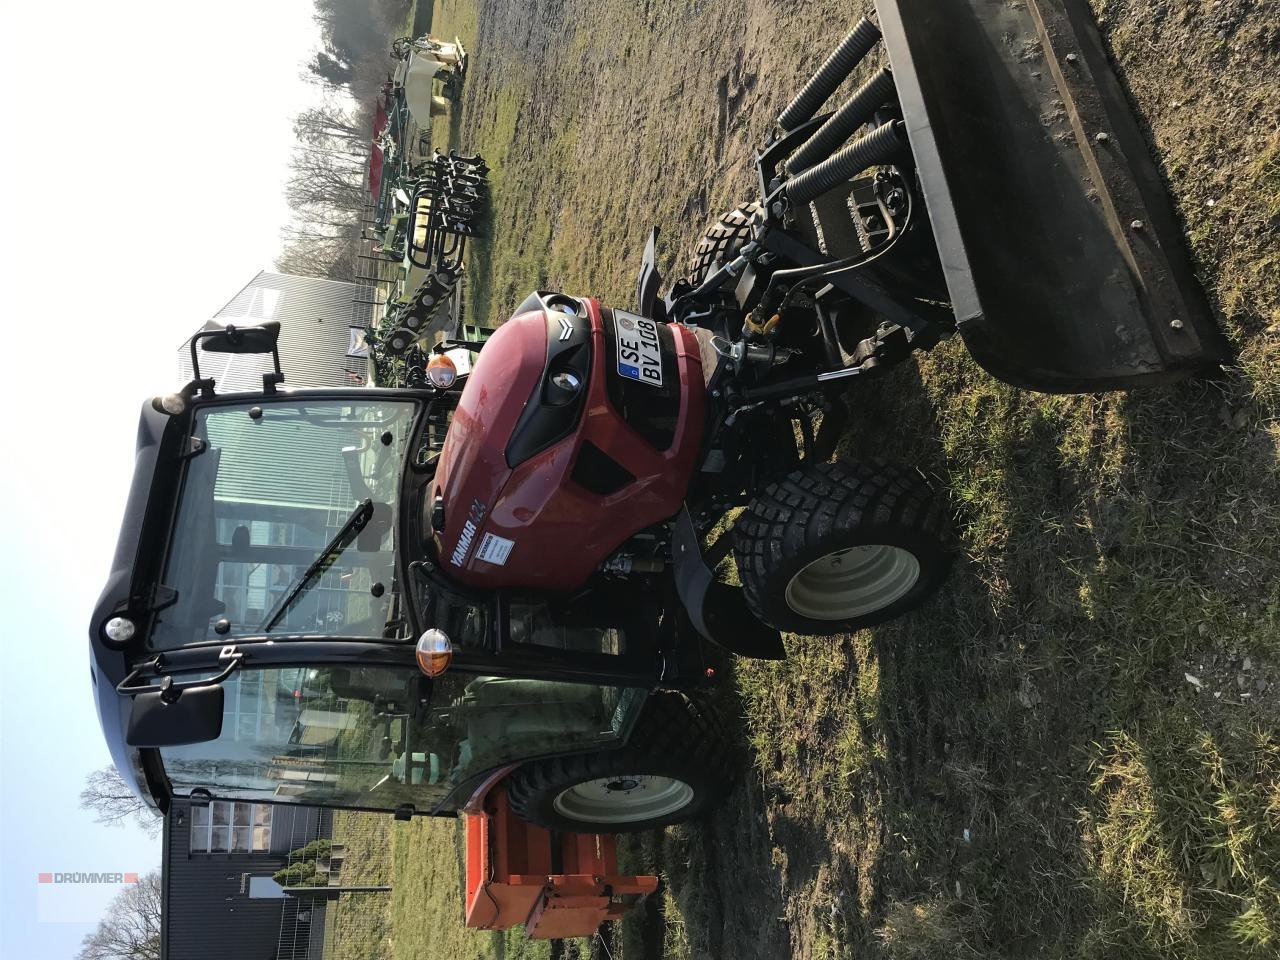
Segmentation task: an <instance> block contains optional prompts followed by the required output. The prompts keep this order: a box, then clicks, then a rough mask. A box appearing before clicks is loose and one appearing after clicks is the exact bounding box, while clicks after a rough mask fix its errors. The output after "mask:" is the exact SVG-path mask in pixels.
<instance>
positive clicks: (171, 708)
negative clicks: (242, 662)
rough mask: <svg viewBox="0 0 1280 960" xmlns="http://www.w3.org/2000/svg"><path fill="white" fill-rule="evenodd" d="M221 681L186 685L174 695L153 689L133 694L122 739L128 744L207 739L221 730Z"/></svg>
mask: <svg viewBox="0 0 1280 960" xmlns="http://www.w3.org/2000/svg"><path fill="white" fill-rule="evenodd" d="M222 706H223V692H222V684H220V683H211V684H206V685H205V686H201V687H188V688H187V689H185V690H182V691H181V692H180V693H179V694H178V695H177V696H176V697H174V696H172V695H170V694H167V693H165V692H163V691H160V690H157V691H154V692H147V693H139V694H137V695H136V696H135V697H134V698H133V711H132V712H131V713H130V714H129V730H128V732H127V733H126V735H125V742H126V743H128V744H129V746H131V747H177V746H182V745H183V744H187V743H207V742H208V741H210V740H217V739H218V737H219V736H221V734H222Z"/></svg>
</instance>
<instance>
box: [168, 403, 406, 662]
mask: <svg viewBox="0 0 1280 960" xmlns="http://www.w3.org/2000/svg"><path fill="white" fill-rule="evenodd" d="M414 411H415V405H414V404H413V403H409V402H389V401H385V400H369V401H361V400H355V399H342V400H308V399H288V398H282V399H280V400H278V401H274V402H263V403H260V404H253V405H250V404H243V405H227V406H212V407H207V408H204V409H200V410H198V411H197V412H196V413H195V418H194V424H193V427H192V435H193V440H192V444H191V446H190V447H189V450H190V451H191V454H190V459H189V461H188V466H187V471H186V475H185V477H184V479H183V483H182V492H181V499H180V501H179V504H178V510H177V513H176V514H175V517H174V521H173V523H174V526H173V533H172V536H171V538H170V545H169V554H168V558H167V561H166V565H165V570H164V574H163V579H162V582H163V584H164V586H165V587H167V588H169V589H170V590H172V591H174V592H175V593H176V594H177V596H176V599H175V600H174V601H173V602H172V603H170V604H169V605H168V606H167V607H165V608H164V609H163V610H161V611H160V613H159V615H158V616H157V618H156V625H155V627H154V629H153V631H152V636H151V645H152V647H153V648H154V649H159V650H169V649H173V648H176V647H181V646H185V645H187V644H191V643H199V642H202V641H210V640H223V641H225V640H231V639H235V638H237V637H245V636H262V635H264V634H267V633H270V635H271V636H273V637H288V636H300V635H307V636H312V637H314V636H325V635H329V636H346V637H370V638H381V637H384V636H388V635H398V632H399V628H398V626H397V625H396V623H395V621H396V620H397V613H396V611H397V608H398V599H397V598H398V590H399V587H398V584H397V581H396V577H395V562H394V549H395V543H394V539H395V533H394V531H395V520H396V499H397V498H396V490H397V485H398V483H399V480H400V475H401V468H402V465H403V463H404V456H405V449H406V446H407V444H408V438H409V432H410V429H411V425H412V421H413V415H414ZM389 620H390V621H392V624H391V625H390V626H389V625H388V621H389Z"/></svg>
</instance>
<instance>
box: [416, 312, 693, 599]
mask: <svg viewBox="0 0 1280 960" xmlns="http://www.w3.org/2000/svg"><path fill="white" fill-rule="evenodd" d="M585 303H586V304H587V308H588V312H589V314H590V321H591V350H592V352H591V366H590V371H591V373H590V378H589V381H588V383H587V384H586V386H585V387H584V389H586V391H587V395H586V401H585V409H584V410H583V412H582V416H581V420H580V421H579V422H578V424H577V426H576V427H575V428H574V430H573V432H572V433H571V434H570V435H568V436H567V437H565V438H564V439H563V440H560V441H558V442H555V443H552V444H551V445H550V446H548V447H546V448H545V449H542V450H541V452H539V453H536V454H535V455H533V456H531V457H530V458H529V459H527V460H525V461H524V462H522V463H519V464H518V465H517V466H516V467H515V469H512V468H510V467H508V466H507V458H506V450H507V444H508V442H509V441H510V439H511V437H512V434H513V431H514V430H515V428H516V424H517V422H518V421H519V419H520V416H521V413H522V412H523V411H524V409H525V407H526V405H527V404H528V403H529V399H530V397H531V396H532V395H533V392H534V390H535V389H539V388H540V384H541V380H542V376H543V373H544V369H545V366H546V357H547V337H548V332H547V331H548V325H547V321H546V318H545V315H544V314H543V313H542V312H540V311H539V312H537V313H526V314H522V315H520V316H517V317H515V318H513V319H511V320H509V321H507V323H505V324H504V325H503V326H501V327H500V328H499V329H498V330H497V332H495V333H494V335H493V336H492V337H491V338H490V340H489V341H488V343H486V344H485V347H484V349H483V350H482V351H481V352H480V356H479V358H478V361H477V363H476V366H475V368H474V370H473V371H472V372H471V374H470V376H469V377H468V378H467V385H466V387H465V389H464V390H463V393H462V397H461V398H460V401H459V405H458V409H457V411H456V412H455V414H454V418H453V422H452V424H451V426H450V427H449V435H448V438H447V439H446V441H445V445H444V449H443V450H442V451H441V455H440V462H439V465H438V467H437V470H436V478H437V481H436V489H437V490H438V491H440V492H441V493H442V495H443V497H444V510H445V524H444V526H445V529H444V533H443V535H439V534H438V535H437V547H438V549H439V556H440V561H441V566H442V569H443V570H444V572H445V573H446V575H447V576H449V577H452V578H454V579H456V580H458V581H459V582H460V583H463V584H466V585H468V586H473V587H480V588H529V589H543V590H555V591H565V590H573V589H576V588H577V587H579V586H581V585H582V584H583V582H585V581H586V580H587V578H588V577H590V576H591V575H592V573H593V572H595V570H596V569H598V567H599V565H600V564H601V562H603V561H604V560H605V559H606V558H607V557H609V556H610V555H611V554H612V553H613V552H614V551H615V550H617V549H618V547H619V546H620V545H621V544H622V543H623V542H625V541H626V540H627V539H628V538H630V537H631V536H632V535H634V534H635V533H637V532H639V531H641V530H644V529H645V528H647V527H650V526H652V525H653V524H655V523H660V522H661V521H663V520H666V519H668V518H669V517H671V516H673V515H674V514H675V513H676V511H677V510H678V509H679V507H680V504H681V502H682V501H683V499H684V497H685V494H686V491H687V490H688V485H689V479H690V477H691V475H692V473H693V469H694V466H695V463H696V460H697V455H698V450H699V449H700V445H701V442H702V433H703V416H704V397H703V378H702V365H701V358H700V354H699V350H698V346H697V341H696V339H695V337H694V335H693V334H692V332H690V331H689V330H687V329H685V328H683V327H679V326H676V325H673V326H672V327H671V330H672V334H673V339H674V345H675V355H676V364H677V368H678V374H679V379H680V381H681V382H682V383H683V384H684V385H685V389H684V390H683V391H682V399H681V404H680V413H679V417H678V422H677V425H676V428H675V438H674V441H673V442H672V444H671V446H670V447H669V448H668V449H667V450H665V451H659V450H657V449H655V448H654V446H653V445H652V444H650V443H648V442H646V440H645V439H644V438H643V437H641V436H640V434H638V433H637V432H636V431H635V430H633V429H632V428H631V426H630V425H629V424H628V423H627V422H626V420H625V419H623V417H622V416H621V415H620V414H619V412H618V411H617V410H616V409H615V408H614V406H613V405H612V403H611V402H610V400H609V394H608V388H607V378H609V377H616V376H618V374H617V372H616V371H613V370H610V369H607V367H608V364H607V362H606V356H607V350H606V344H605V336H606V330H605V325H604V322H603V320H602V317H601V308H600V305H599V304H598V303H597V302H596V301H594V300H588V301H585ZM673 372H674V371H673ZM689 385H695V386H694V388H693V389H689ZM584 442H590V443H591V444H593V445H594V446H595V447H596V448H597V449H598V450H599V451H600V452H601V453H603V454H604V455H605V456H607V457H608V458H609V459H611V460H612V461H613V462H614V463H615V464H616V465H617V466H619V467H621V468H622V469H623V470H625V471H626V472H627V473H629V474H630V475H631V476H632V477H634V478H635V479H634V480H633V481H632V482H630V483H627V484H626V485H625V486H624V487H622V488H621V489H619V490H617V492H615V493H612V494H607V495H605V494H600V493H595V492H592V491H591V490H588V489H586V488H585V487H583V486H581V485H579V484H578V483H575V482H574V480H573V478H572V474H573V472H574V466H575V462H576V460H577V457H578V452H579V450H580V448H581V447H582V445H583V443H584Z"/></svg>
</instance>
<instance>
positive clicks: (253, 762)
mask: <svg viewBox="0 0 1280 960" xmlns="http://www.w3.org/2000/svg"><path fill="white" fill-rule="evenodd" d="M242 333H248V331H242ZM272 379H273V377H272V375H270V374H269V375H268V376H267V383H266V384H265V387H266V388H265V389H264V390H263V391H262V392H261V393H256V394H237V395H228V396H222V395H218V394H217V393H216V392H215V391H214V389H213V386H212V384H210V383H209V382H208V381H197V383H195V384H193V385H192V386H191V387H189V388H188V389H187V390H185V391H184V392H183V393H181V394H175V395H171V396H167V397H163V398H158V399H156V400H155V401H152V402H150V403H147V404H146V405H144V407H143V411H142V420H141V425H140V429H139V435H138V451H137V461H136V468H135V476H134V480H133V486H132V490H131V493H130V498H129V503H128V507H127V511H126V517H125V520H124V524H123V527H122V532H121V537H120V542H119V546H118V548H117V553H116V557H115V561H114V563H113V569H112V574H111V577H110V580H109V582H108V585H107V587H106V589H105V590H104V592H103V595H102V597H101V599H100V601H99V604H98V607H97V609H96V611H95V613H94V618H93V622H92V625H91V628H90V636H91V646H92V663H93V681H94V685H95V691H96V697H97V702H98V707H99V712H100V715H101V720H102V725H103V729H104V732H105V733H106V736H107V739H108V742H109V744H110V746H111V749H112V753H113V758H114V759H115V761H116V765H117V767H118V768H119V769H120V770H121V772H122V774H123V775H124V776H125V777H126V778H127V779H130V780H131V781H132V782H133V784H134V785H135V786H136V787H137V788H138V791H139V793H140V794H141V795H143V796H144V797H146V798H147V799H148V800H149V801H150V802H152V803H153V804H154V805H156V806H157V807H158V808H160V809H165V808H166V807H167V805H168V801H169V799H170V798H171V797H174V796H185V797H193V798H196V799H199V798H201V797H210V796H213V797H221V798H233V799H245V800H255V801H273V802H284V803H302V804H308V805H322V806H342V807H354V808H369V809H378V810H386V811H397V812H399V813H401V814H405V813H452V812H455V811H457V810H458V809H460V808H461V807H462V806H463V805H465V804H466V802H467V801H468V799H469V798H471V797H472V795H473V793H474V792H475V790H476V789H477V787H478V786H482V785H483V784H484V783H485V782H486V781H487V780H489V779H490V778H492V777H493V776H494V775H495V774H497V775H500V774H501V772H503V771H507V770H510V769H511V768H512V766H513V765H515V764H518V763H522V762H526V761H528V760H530V759H536V758H545V757H549V756H555V755H561V754H572V753H575V752H581V751H599V750H602V749H610V748H616V747H619V746H621V745H622V744H623V743H624V742H625V741H626V738H627V736H628V734H629V732H630V730H631V727H632V725H633V724H634V722H635V719H636V717H637V716H638V714H639V712H640V710H641V707H642V706H643V704H644V702H645V700H646V698H647V696H648V690H649V689H651V688H652V687H653V686H654V685H655V683H656V682H657V681H658V679H659V678H660V677H661V676H662V673H663V670H664V669H666V670H667V672H668V673H669V674H674V664H675V662H676V660H675V658H674V657H671V658H670V664H671V665H670V666H668V657H667V652H665V651H664V650H662V649H660V643H659V638H658V636H657V634H656V622H657V617H656V615H655V616H653V617H646V616H645V615H644V614H643V612H637V607H636V605H629V606H627V607H625V608H622V607H615V608H614V609H612V610H611V609H610V607H609V605H607V604H604V603H594V604H586V605H585V606H583V607H581V608H577V607H575V608H573V610H572V611H571V610H570V608H569V605H567V604H565V603H563V602H557V601H555V600H553V599H547V598H543V597H539V596H537V595H533V594H522V593H519V592H516V591H486V592H476V591H473V590H467V589H464V588H462V587H461V586H460V585H458V584H455V583H453V582H452V581H451V580H450V579H449V578H448V577H447V576H446V575H445V574H444V573H443V572H442V571H441V569H440V568H441V566H442V564H440V563H439V558H438V557H437V556H436V551H435V548H434V539H433V535H432V534H433V531H432V526H431V522H432V517H431V514H432V502H431V497H432V491H433V487H432V479H433V477H434V470H435V464H436V462H437V459H438V453H439V448H440V445H441V443H442V439H443V437H442V433H443V430H442V428H443V425H444V424H446V423H447V420H448V414H449V411H450V410H451V409H452V408H453V407H454V406H456V403H457V390H456V389H455V390H453V391H450V390H441V389H425V390H417V391H409V390H403V391H397V390H377V389H359V390H350V391H316V392H291V393H286V392H283V391H280V390H277V389H275V385H276V384H275V383H272V382H271V381H272ZM277 382H278V381H277ZM643 606H644V605H643V604H641V605H639V607H640V608H643ZM623 609H625V610H626V615H625V616H623V615H622V613H621V610H623Z"/></svg>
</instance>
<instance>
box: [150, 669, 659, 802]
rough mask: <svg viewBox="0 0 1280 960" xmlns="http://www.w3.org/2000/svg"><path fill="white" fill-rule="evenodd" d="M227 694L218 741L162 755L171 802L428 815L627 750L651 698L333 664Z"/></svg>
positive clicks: (243, 677) (253, 679) (265, 677)
mask: <svg viewBox="0 0 1280 960" xmlns="http://www.w3.org/2000/svg"><path fill="white" fill-rule="evenodd" d="M224 695H225V699H224V704H225V705H224V712H223V724H222V733H221V735H220V736H219V737H218V739H217V740H213V741H209V742H207V743H197V744H191V745H187V746H178V747H164V748H162V749H161V751H160V752H161V755H162V757H163V759H164V766H165V773H166V775H167V776H168V778H169V781H170V784H171V785H172V787H173V789H174V791H175V793H177V794H186V793H188V792H189V791H191V790H193V789H197V788H203V789H206V790H208V791H209V792H210V793H212V794H213V795H215V796H218V797H225V798H235V799H245V800H273V801H282V800H283V801H291V802H296V803H305V804H316V805H321V806H355V807H370V808H376V809H394V808H395V807H397V806H398V805H400V804H404V803H410V804H413V806H414V807H415V809H417V810H418V811H419V812H425V811H430V810H434V809H436V808H437V807H439V805H440V804H441V802H442V801H443V800H444V799H445V797H446V796H447V795H448V794H449V793H450V792H451V791H452V790H453V789H454V788H455V787H456V786H458V785H460V784H462V783H465V782H466V781H467V780H469V779H471V778H473V777H476V776H478V775H480V774H483V773H485V772H487V771H489V770H492V769H494V768H497V767H501V766H503V765H505V764H508V763H513V762H518V761H522V760H527V759H530V758H533V757H538V756H544V755H548V754H554V753H564V752H570V751H575V750H591V749H599V748H601V747H608V746H611V745H614V744H617V743H620V742H621V740H622V739H623V738H624V737H625V736H626V734H627V733H628V731H629V729H630V725H631V723H632V722H633V720H634V719H635V716H636V715H637V713H638V712H639V710H640V706H641V704H642V703H643V701H644V698H645V692H644V691H643V690H640V689H632V688H625V687H613V686H600V685H596V684H585V683H558V682H554V681H548V680H533V679H511V678H504V677H492V676H477V675H476V674H468V673H462V672H455V671H446V672H445V673H444V674H443V675H441V676H439V677H437V678H436V679H435V680H434V681H427V680H426V679H425V678H424V677H423V676H422V674H421V673H420V672H419V671H418V670H416V669H413V668H401V667H372V666H351V667H347V666H333V665H325V666H315V667H307V668H298V667H282V668H268V669H257V670H242V671H240V672H238V673H236V674H235V675H233V676H232V677H231V678H230V679H228V680H227V681H226V682H225V684H224ZM424 700H425V703H424V702H423V701H424ZM464 799H465V798H464Z"/></svg>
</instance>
